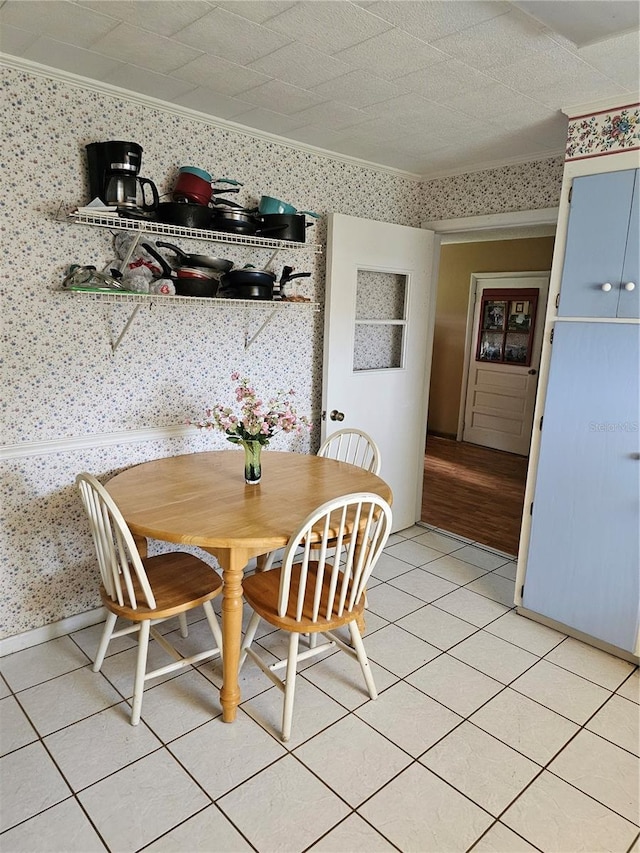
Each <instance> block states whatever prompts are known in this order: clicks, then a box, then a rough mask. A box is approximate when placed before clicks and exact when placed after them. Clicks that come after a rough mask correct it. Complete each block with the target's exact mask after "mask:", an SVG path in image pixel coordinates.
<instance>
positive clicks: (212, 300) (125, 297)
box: [54, 288, 320, 353]
mask: <svg viewBox="0 0 640 853" xmlns="http://www.w3.org/2000/svg"><path fill="white" fill-rule="evenodd" d="M54 292H55V293H56V294H62V295H64V296H65V297H67V298H68V297H73V298H74V299H84V300H87V299H88V300H89V301H92V302H101V303H103V304H104V303H107V304H115V303H129V304H131V303H133V304H134V309H133V311H132V312H131V314H130V316H129V319H128V320H127V322H126V324H125V326H124V328H123V330H122V332H121V333H120V335H119V336H118V339H117V340H116V341H112V343H111V350H112V352H114V353H115V351H116V350H117V349H118V347H119V345H120V344H121V342H122V340H123V339H124V336H125V335H126V333H127V332H128V331H129V328H130V327H131V324H132V322H133V320H134V319H135V316H136V314H137V313H138V311H139V310H140V308H141V307H142V306H143V305H149V306H152V305H153V306H155V305H170V304H173V305H182V306H183V307H186V306H188V305H193V304H194V303H200V304H205V305H207V306H209V307H211V308H222V307H225V306H227V307H230V306H231V307H234V308H238V307H244V308H252V309H259V308H263V309H264V308H270V309H271V311H270V313H269V314H268V315H267V317H266V319H265V320H264V322H263V323H262V325H261V326H260V328H259V329H258V331H257V332H255V333H254V334H253V335H252V336H251V337H249V334H248V332H247V333H246V334H245V343H244V346H245V349H248V348H249V347H250V346H251V344H252V343H253V342H254V341H255V340H256V338H257V337H258V336H259V335H260V333H261V332H262V330H263V329H264V328H266V326H267V325H268V324H269V323H270V322H271V320H272V319H273V318H274V317H275V315H276V314H277V313H278V312H279V311H282V310H291V309H293V310H299V309H301V308H307V309H311V310H312V311H314V312H318V311H319V310H320V303H319V302H299V301H289V300H287V299H278V300H267V299H228V298H224V297H220V296H170V295H168V294H159V293H133V292H132V291H129V292H126V293H125V292H120V291H113V292H111V293H107V292H104V291H102V292H94V291H89V290H70V289H66V288H56V289H55V290H54Z"/></svg>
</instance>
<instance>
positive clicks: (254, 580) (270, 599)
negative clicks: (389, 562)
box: [242, 562, 364, 634]
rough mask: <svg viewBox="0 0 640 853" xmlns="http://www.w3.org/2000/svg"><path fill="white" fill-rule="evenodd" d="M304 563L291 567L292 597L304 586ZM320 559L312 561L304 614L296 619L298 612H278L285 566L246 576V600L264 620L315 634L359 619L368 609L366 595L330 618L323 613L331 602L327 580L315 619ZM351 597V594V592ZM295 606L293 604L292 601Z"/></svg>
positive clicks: (293, 600)
mask: <svg viewBox="0 0 640 853" xmlns="http://www.w3.org/2000/svg"><path fill="white" fill-rule="evenodd" d="M301 571H302V564H301V563H298V564H297V565H294V566H293V567H292V571H291V599H290V602H296V601H297V599H298V593H299V590H300V572H301ZM317 572H318V563H317V562H316V563H309V574H308V578H307V583H306V587H305V590H304V599H303V601H304V603H303V605H302V615H301V617H300V619H299V620H298V619H296V618H295V615H294V614H292V615H289V614H286V615H285V616H279V615H278V599H279V594H280V576H281V574H282V569H281V568H277V569H273V570H272V571H270V572H257V573H256V574H254V575H251V576H250V577H248V578H245V580H244V582H243V585H242V588H243V592H244V597H245V600H246V601H247V603H248V604H250V605H251V607H252V608H253V609H254V610H255V612H256V613H258V614H259V615H260V616H261V617H262V618H263V619H264V620H266V621H267V622H269V623H270V624H271V625H274V626H275V627H276V628H280V629H282V630H283V631H295V632H296V633H298V634H313V633H317V632H322V631H330V630H334V629H336V628H340V627H342V626H343V625H347V624H348V623H349V622H352V621H353V620H354V619H358V618H359V617H360V616H361V615H362V612H363V610H364V599H360V600H359V601H358V602H356V604H355V606H354V607H353V609H352V610H345V611H343V613H342V614H341V615H340V616H337V615H335V614H334V615H333V616H332V617H331V618H330V619H326V618H325V617H324V616H322V615H321V614H322V613H326V612H327V608H328V604H329V587H328V585H326V584H324V585H323V586H322V591H321V594H320V614H319V615H318V616H317V617H316V618H315V619H314V617H313V610H314V592H315V586H316V580H317ZM347 597H348V596H347ZM290 608H291V604H290Z"/></svg>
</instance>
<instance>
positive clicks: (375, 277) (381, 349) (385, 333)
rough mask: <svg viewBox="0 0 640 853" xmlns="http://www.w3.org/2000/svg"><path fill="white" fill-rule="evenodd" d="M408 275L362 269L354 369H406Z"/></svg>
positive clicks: (357, 300)
mask: <svg viewBox="0 0 640 853" xmlns="http://www.w3.org/2000/svg"><path fill="white" fill-rule="evenodd" d="M407 287H408V276H407V275H406V274H404V273H395V272H388V271H386V270H371V269H359V270H358V274H357V284H356V320H355V329H354V336H353V370H354V371H362V370H391V369H398V368H401V367H402V366H403V352H404V336H405V329H406V305H407Z"/></svg>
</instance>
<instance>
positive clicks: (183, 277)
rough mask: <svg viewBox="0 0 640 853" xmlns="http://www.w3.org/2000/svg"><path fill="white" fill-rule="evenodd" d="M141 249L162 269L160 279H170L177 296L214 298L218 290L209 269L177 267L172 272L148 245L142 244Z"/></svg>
mask: <svg viewBox="0 0 640 853" xmlns="http://www.w3.org/2000/svg"><path fill="white" fill-rule="evenodd" d="M142 246H143V248H145V249H146V250H147V252H149V254H150V255H151V256H152V257H153V258H155V259H156V260H157V261H158V263H159V264H160V267H161V268H162V277H163V278H170V279H171V280H172V281H173V283H174V285H175V288H176V293H177V294H178V296H215V295H216V291H217V290H218V282H217V281H216V280H215V278H214V277H213V271H212V270H210V269H203V268H200V269H194V268H192V267H179V268H178V269H177V270H172V269H171V267H170V266H169V264H168V263H167V262H166V260H165V259H164V258H163V257H162V255H161V254H160V253H159V252H156V250H155V249H154V248H153V246H150V245H149V244H148V243H143V244H142Z"/></svg>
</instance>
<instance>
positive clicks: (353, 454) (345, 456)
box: [260, 429, 382, 572]
mask: <svg viewBox="0 0 640 853" xmlns="http://www.w3.org/2000/svg"><path fill="white" fill-rule="evenodd" d="M316 455H317V456H325V457H326V458H327V459H337V460H338V461H339V462H349V463H350V464H351V465H357V466H358V467H359V468H364V470H365V471H369V472H370V473H371V474H376V475H377V474H379V473H380V466H381V465H382V457H381V455H380V449H379V448H378V445H377V444H376V443H375V441H374V440H373V439H372V438H371V436H370V435H369V434H368V433H366V432H364V431H363V430H361V429H339V430H338V431H337V432H334V433H333V435H330V436H329V437H328V438H326V439H325V440H324V441H323V442H322V444H321V445H320V448H319V449H318V452H317V454H316ZM277 554H278V551H270V552H269V553H268V554H267V557H266V559H265V562H264V565H263V566H262V568H261V570H260V571H263V572H267V571H269V569H271V568H272V566H273V563H274V561H275V558H276V556H277Z"/></svg>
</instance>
